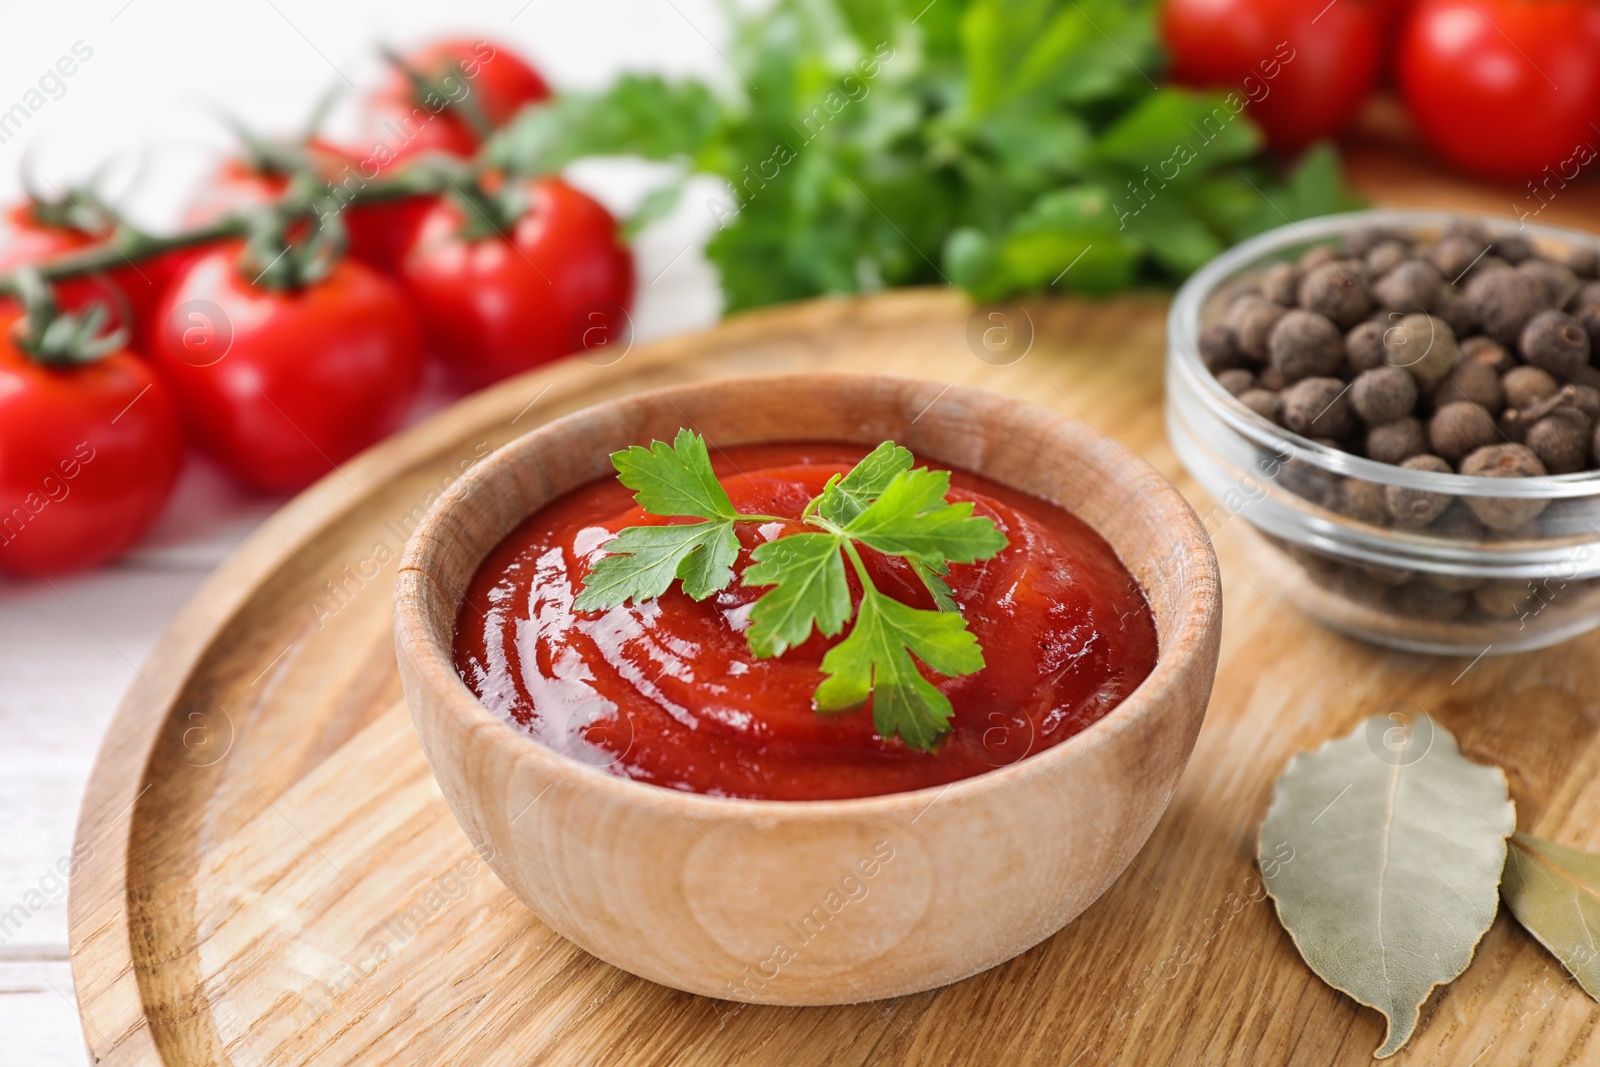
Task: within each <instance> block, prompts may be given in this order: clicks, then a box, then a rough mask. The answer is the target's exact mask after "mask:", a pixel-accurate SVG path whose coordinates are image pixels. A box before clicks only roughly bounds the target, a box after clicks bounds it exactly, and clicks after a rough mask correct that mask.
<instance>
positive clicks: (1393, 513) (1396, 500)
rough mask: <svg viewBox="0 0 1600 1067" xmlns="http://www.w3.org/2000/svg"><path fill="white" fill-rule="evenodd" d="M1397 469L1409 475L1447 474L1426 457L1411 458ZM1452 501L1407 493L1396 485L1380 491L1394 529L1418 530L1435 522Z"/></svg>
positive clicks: (1444, 465) (1420, 492) (1441, 463)
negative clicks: (1409, 472) (1412, 472)
mask: <svg viewBox="0 0 1600 1067" xmlns="http://www.w3.org/2000/svg"><path fill="white" fill-rule="evenodd" d="M1400 466H1402V467H1404V468H1406V469H1407V470H1413V471H1433V472H1434V473H1436V474H1448V473H1450V464H1448V463H1446V462H1445V461H1444V460H1442V459H1440V458H1439V457H1438V456H1430V455H1428V454H1427V453H1423V454H1422V455H1420V456H1412V457H1411V458H1410V459H1407V460H1406V461H1405V462H1404V463H1401V464H1400ZM1453 499H1455V498H1454V497H1452V496H1451V495H1450V494H1449V493H1436V492H1432V491H1430V490H1426V489H1407V488H1406V487H1404V486H1399V485H1390V486H1385V487H1384V490H1383V503H1384V506H1385V507H1386V508H1388V509H1389V517H1390V518H1392V519H1393V520H1394V523H1395V525H1396V526H1405V527H1408V528H1410V529H1418V528H1420V527H1423V526H1426V525H1428V523H1430V522H1432V521H1433V520H1434V519H1437V518H1438V517H1439V516H1440V515H1442V514H1444V509H1445V508H1447V507H1449V506H1450V501H1451V500H1453Z"/></svg>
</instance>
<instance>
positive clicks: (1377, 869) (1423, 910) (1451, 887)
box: [1258, 716, 1516, 1059]
mask: <svg viewBox="0 0 1600 1067" xmlns="http://www.w3.org/2000/svg"><path fill="white" fill-rule="evenodd" d="M1515 828H1516V810H1515V808H1514V807H1513V806H1512V803H1511V799H1510V796H1509V794H1508V792H1507V787H1506V777H1505V774H1504V772H1502V771H1501V770H1500V769H1499V768H1498V767H1485V766H1482V765H1480V764H1477V763H1473V762H1471V761H1470V760H1468V759H1466V758H1465V757H1464V756H1462V755H1461V750H1460V748H1459V747H1458V746H1457V744H1456V740H1455V738H1454V737H1453V736H1451V734H1450V732H1449V731H1448V730H1446V729H1444V728H1443V727H1442V726H1438V725H1437V724H1435V723H1433V722H1432V720H1431V719H1429V718H1427V717H1426V716H1421V717H1418V718H1417V719H1415V720H1414V721H1413V722H1411V723H1409V724H1401V725H1398V726H1397V725H1396V724H1395V723H1394V722H1392V721H1391V718H1387V717H1381V716H1380V717H1374V718H1372V719H1368V720H1367V721H1365V722H1363V723H1362V724H1361V725H1360V726H1358V727H1356V729H1355V731H1354V732H1353V733H1351V734H1350V735H1349V736H1347V737H1343V738H1340V739H1338V740H1334V741H1329V742H1327V743H1326V744H1324V745H1323V746H1322V747H1321V748H1319V749H1317V750H1316V751H1314V752H1305V753H1301V754H1300V755H1297V756H1295V757H1294V758H1293V759H1291V760H1290V761H1289V765H1288V767H1287V768H1286V769H1285V770H1284V772H1283V776H1282V777H1281V778H1279V779H1278V784H1277V787H1276V789H1275V790H1274V792H1273V797H1272V806H1271V807H1270V808H1269V809H1268V811H1267V817H1266V819H1265V821H1264V822H1263V823H1262V824H1261V837H1260V842H1259V845H1258V849H1259V858H1260V861H1261V869H1262V873H1263V876H1264V878H1263V881H1264V882H1265V884H1266V887H1267V892H1268V893H1270V894H1271V895H1272V898H1273V901H1274V903H1275V904H1276V905H1277V912H1278V919H1279V921H1280V922H1282V923H1283V926H1284V928H1285V929H1286V930H1288V932H1289V935H1290V937H1292V938H1293V939H1294V943H1295V947H1296V948H1298V949H1299V950H1300V955H1301V957H1302V958H1304V959H1305V961H1306V963H1307V964H1309V965H1310V967H1311V969H1312V970H1313V971H1315V972H1316V973H1317V975H1318V976H1319V977H1321V978H1322V980H1323V981H1325V982H1327V983H1328V984H1329V985H1331V986H1333V987H1334V988H1335V989H1338V990H1340V991H1341V992H1344V993H1346V994H1348V995H1349V996H1351V997H1353V998H1354V999H1355V1000H1357V1001H1359V1002H1360V1003H1362V1004H1365V1005H1367V1006H1368V1007H1371V1008H1376V1009H1377V1010H1378V1011H1380V1012H1382V1013H1383V1015H1384V1017H1385V1019H1386V1020H1387V1022H1388V1032H1387V1034H1386V1035H1385V1037H1384V1041H1383V1045H1382V1046H1381V1047H1380V1048H1379V1049H1378V1050H1377V1052H1376V1053H1374V1055H1375V1056H1376V1057H1377V1058H1379V1059H1382V1058H1384V1057H1386V1056H1392V1055H1393V1054H1394V1053H1396V1052H1398V1051H1399V1050H1400V1048H1401V1046H1403V1045H1404V1044H1405V1043H1406V1041H1407V1040H1409V1039H1410V1037H1411V1035H1412V1033H1413V1032H1414V1031H1415V1030H1416V1027H1417V1019H1418V1016H1419V1014H1420V1012H1421V1010H1422V1004H1423V1002H1424V1001H1426V1000H1427V998H1428V994H1429V992H1431V991H1432V989H1433V988H1434V987H1435V986H1437V985H1442V984H1443V983H1445V982H1448V981H1450V980H1451V979H1453V978H1455V977H1456V976H1457V975H1459V974H1460V973H1461V972H1462V971H1464V970H1466V968H1467V964H1468V963H1470V962H1471V961H1472V954H1473V952H1474V950H1475V949H1476V948H1477V944H1478V941H1479V940H1480V939H1481V938H1482V937H1483V934H1484V931H1486V930H1488V929H1489V926H1490V924H1491V923H1493V922H1494V916H1495V911H1496V909H1497V907H1498V904H1499V892H1498V889H1499V884H1500V873H1501V870H1502V869H1503V868H1504V866H1505V861H1506V838H1507V837H1508V836H1509V835H1510V834H1511V832H1512V831H1513V830H1514V829H1515ZM1285 857H1288V858H1287V859H1286V858H1285Z"/></svg>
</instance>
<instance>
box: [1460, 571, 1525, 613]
mask: <svg viewBox="0 0 1600 1067" xmlns="http://www.w3.org/2000/svg"><path fill="white" fill-rule="evenodd" d="M1534 599H1535V597H1534V591H1533V583H1532V582H1530V581H1529V580H1528V579H1526V578H1502V579H1498V580H1496V581H1492V582H1487V583H1485V584H1483V585H1480V586H1479V587H1478V588H1476V589H1474V590H1473V591H1472V602H1473V603H1474V604H1477V605H1478V608H1479V610H1481V611H1482V612H1483V613H1484V614H1485V615H1492V616H1494V617H1495V618H1497V619H1519V618H1521V617H1522V616H1523V615H1525V614H1527V613H1528V611H1529V610H1531V608H1532V606H1533V602H1534Z"/></svg>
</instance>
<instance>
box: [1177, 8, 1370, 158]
mask: <svg viewBox="0 0 1600 1067" xmlns="http://www.w3.org/2000/svg"><path fill="white" fill-rule="evenodd" d="M1380 25H1381V15H1380V13H1379V11H1378V10H1377V9H1376V8H1375V7H1373V6H1372V5H1371V4H1369V3H1368V2H1367V0H1340V2H1338V3H1332V4H1328V5H1326V6H1324V5H1323V4H1321V3H1310V4H1308V3H1305V2H1304V0H1169V2H1168V3H1167V6H1166V7H1165V9H1164V10H1163V11H1162V16H1161V33H1162V37H1163V38H1164V39H1165V40H1166V43H1167V47H1168V48H1169V49H1170V50H1171V52H1172V78H1173V80H1174V81H1176V82H1179V83H1181V84H1183V85H1188V86H1192V87H1195V88H1200V89H1216V90H1218V91H1221V92H1234V93H1237V94H1238V96H1239V99H1240V100H1241V101H1246V102H1248V106H1247V107H1246V109H1245V114H1247V115H1249V116H1250V118H1252V119H1254V120H1255V122H1256V123H1257V124H1258V125H1260V127H1261V128H1262V130H1263V132H1265V133H1266V135H1267V143H1268V144H1270V145H1271V146H1272V147H1273V148H1275V149H1277V150H1279V151H1280V152H1285V153H1294V152H1297V151H1299V150H1300V149H1302V148H1304V147H1306V146H1307V145H1309V144H1311V143H1312V142H1313V141H1318V140H1321V139H1322V138H1324V137H1327V136H1329V135H1331V134H1334V133H1337V132H1338V131H1339V130H1340V129H1342V128H1343V127H1344V126H1345V124H1346V123H1348V122H1349V121H1350V120H1351V119H1352V118H1353V117H1354V116H1355V114H1356V112H1357V111H1358V110H1360V108H1361V105H1362V103H1363V102H1364V101H1365V100H1366V98H1367V95H1368V94H1369V93H1370V92H1371V91H1372V86H1373V84H1374V82H1375V81H1376V80H1377V77H1378V58H1379V54H1380V50H1381V42H1380V40H1379V28H1380Z"/></svg>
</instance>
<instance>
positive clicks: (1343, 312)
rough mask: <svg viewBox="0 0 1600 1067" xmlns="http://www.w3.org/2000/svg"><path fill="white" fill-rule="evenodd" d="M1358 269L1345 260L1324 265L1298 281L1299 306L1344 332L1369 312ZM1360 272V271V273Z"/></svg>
mask: <svg viewBox="0 0 1600 1067" xmlns="http://www.w3.org/2000/svg"><path fill="white" fill-rule="evenodd" d="M1359 269H1360V268H1357V267H1356V266H1355V264H1353V263H1351V262H1348V261H1340V262H1336V263H1324V264H1322V266H1320V267H1316V268H1314V269H1312V270H1310V271H1308V272H1307V273H1306V276H1305V277H1304V278H1302V279H1300V306H1301V307H1303V308H1305V309H1307V310H1308V311H1315V312H1316V313H1317V314H1319V315H1325V316H1327V317H1328V318H1329V319H1332V320H1333V321H1334V322H1335V323H1336V324H1338V326H1339V328H1340V329H1344V330H1348V329H1350V328H1351V327H1352V326H1354V325H1355V324H1356V323H1358V322H1360V321H1361V320H1362V319H1364V318H1366V317H1367V315H1368V313H1369V312H1371V311H1372V300H1371V298H1370V297H1368V296H1367V287H1366V283H1365V280H1364V279H1363V278H1362V277H1361V276H1360V274H1358V273H1357V271H1358V270H1359ZM1362 272H1363V273H1364V271H1362Z"/></svg>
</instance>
